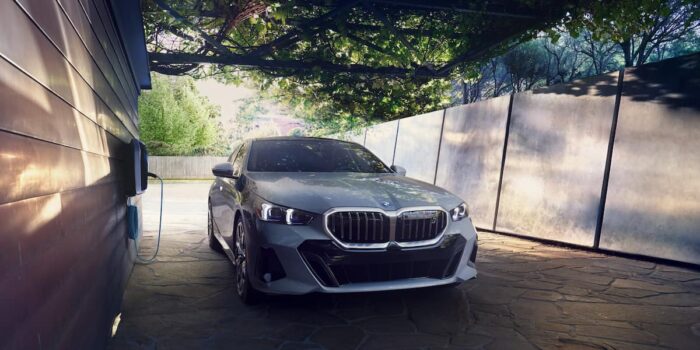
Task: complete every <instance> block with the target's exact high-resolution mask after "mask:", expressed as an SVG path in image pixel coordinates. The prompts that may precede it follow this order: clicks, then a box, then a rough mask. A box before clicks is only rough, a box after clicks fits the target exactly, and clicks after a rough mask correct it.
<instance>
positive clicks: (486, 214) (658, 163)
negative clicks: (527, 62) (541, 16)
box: [338, 54, 700, 264]
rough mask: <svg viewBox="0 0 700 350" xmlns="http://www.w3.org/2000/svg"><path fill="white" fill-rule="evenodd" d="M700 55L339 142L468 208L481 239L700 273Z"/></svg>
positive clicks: (456, 109)
mask: <svg viewBox="0 0 700 350" xmlns="http://www.w3.org/2000/svg"><path fill="white" fill-rule="evenodd" d="M699 63H700V54H696V55H691V56H685V57H680V58H676V59H672V60H667V61H663V62H659V63H655V64H648V65H645V66H642V67H638V68H631V69H626V70H624V71H620V72H615V73H612V74H606V75H601V76H596V77H592V78H588V79H585V80H580V81H576V82H572V83H569V84H562V85H556V86H551V87H547V88H543V89H538V90H535V91H528V92H523V93H517V94H514V95H511V96H502V97H497V98H493V99H490V100H486V101H481V102H477V103H473V104H468V105H462V106H458V107H454V108H449V109H446V110H440V111H435V112H431V113H427V114H423V115H418V116H414V117H410V118H405V119H401V120H397V121H391V122H386V123H383V124H379V125H375V126H373V127H370V128H367V129H363V130H361V131H359V132H355V133H352V132H351V133H347V134H345V135H341V136H340V137H338V138H342V139H349V140H352V141H355V142H358V143H360V144H364V145H365V146H366V147H367V148H369V149H370V150H371V151H373V152H374V153H375V154H376V155H377V156H379V157H380V158H381V159H382V160H384V161H385V162H386V163H387V164H397V165H402V166H404V167H405V168H406V169H407V176H410V177H414V178H417V179H420V180H423V181H425V182H429V183H434V184H436V185H438V186H441V187H444V188H446V189H448V190H450V191H453V192H454V193H456V194H458V195H460V196H461V197H462V198H464V199H465V200H466V201H467V202H468V203H469V205H470V208H471V213H472V218H473V221H474V223H475V224H476V226H477V227H479V228H482V229H487V230H493V231H499V232H507V233H514V234H518V235H523V236H529V237H536V238H541V239H547V240H553V241H560V242H566V243H571V244H575V245H580V246H586V247H592V248H596V249H604V250H610V251H618V252H624V253H632V254H640V255H646V256H651V257H658V258H665V259H670V260H675V261H681V262H688V263H693V264H700V64H699Z"/></svg>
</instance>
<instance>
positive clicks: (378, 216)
mask: <svg viewBox="0 0 700 350" xmlns="http://www.w3.org/2000/svg"><path fill="white" fill-rule="evenodd" d="M326 225H327V226H328V231H330V233H331V234H333V236H335V237H336V238H337V239H339V240H341V241H343V242H346V243H385V242H388V241H389V238H390V234H389V229H390V227H389V226H390V225H389V217H387V216H386V215H384V214H383V213H380V212H373V211H344V212H335V213H332V214H330V215H329V216H328V220H327V222H326Z"/></svg>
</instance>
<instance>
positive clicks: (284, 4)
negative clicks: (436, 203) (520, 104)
mask: <svg viewBox="0 0 700 350" xmlns="http://www.w3.org/2000/svg"><path fill="white" fill-rule="evenodd" d="M144 6H145V8H144V18H145V26H146V33H147V37H148V38H147V39H148V46H149V51H150V57H151V61H152V63H151V68H152V70H154V71H157V72H162V73H165V74H174V75H181V74H190V75H194V76H203V75H214V76H216V77H218V78H219V79H221V80H224V81H228V82H239V81H240V80H241V79H242V77H243V76H246V77H248V78H252V79H254V80H255V81H256V82H257V84H259V88H260V90H261V91H264V92H266V93H267V94H268V95H271V96H274V97H276V98H277V99H279V100H282V101H283V102H286V103H287V104H288V105H290V106H291V107H292V108H293V109H294V111H296V112H297V114H298V115H299V116H301V117H304V118H305V119H307V120H311V121H312V122H313V123H312V124H314V125H317V126H319V127H321V128H328V129H331V130H333V129H345V128H349V127H352V126H355V125H358V124H363V123H368V122H372V121H373V120H388V119H395V118H398V117H404V116H409V115H412V114H417V113H421V112H424V111H428V110H434V109H437V108H440V107H444V106H446V105H447V104H449V103H450V92H451V91H452V88H453V82H454V81H455V80H465V81H468V82H470V84H471V83H472V82H475V81H479V80H484V79H488V78H487V76H488V74H484V73H487V71H486V70H485V69H486V68H493V69H494V74H492V76H493V79H494V84H493V87H492V89H493V90H494V93H493V95H499V94H502V93H505V92H507V91H508V89H510V91H519V90H520V89H527V88H531V87H532V86H533V85H535V84H537V83H538V82H539V81H540V80H537V79H534V80H533V78H532V77H537V76H542V75H543V72H544V71H545V70H546V71H547V72H548V73H547V74H549V73H551V72H554V69H553V68H552V66H553V65H555V64H557V65H559V66H560V67H559V68H562V67H564V66H567V65H571V63H572V62H573V63H575V60H572V58H571V57H569V56H567V55H564V53H565V52H563V51H562V50H561V47H555V46H551V47H549V48H550V49H551V51H548V54H547V58H546V59H545V57H544V56H543V57H536V56H533V55H537V54H539V52H540V51H538V49H537V48H536V47H530V48H529V49H528V45H524V46H522V45H521V47H519V49H518V50H515V51H514V50H511V51H508V49H509V48H511V47H513V45H515V44H518V43H522V42H525V41H528V40H530V39H532V38H534V37H535V36H536V35H538V33H542V32H547V33H548V35H549V39H550V40H551V41H553V42H557V41H558V38H559V37H561V36H563V37H564V38H563V39H564V40H581V39H579V37H582V36H588V37H589V38H590V41H591V42H593V43H595V45H594V46H592V47H591V48H590V50H589V51H590V52H588V53H583V50H579V51H580V53H581V54H582V55H588V56H590V57H592V58H591V61H593V62H595V65H594V66H596V69H600V70H602V69H605V68H607V67H609V66H611V65H612V64H611V62H610V57H611V56H612V55H610V54H609V52H607V51H606V50H610V48H609V47H605V46H602V45H599V43H600V42H609V43H614V45H617V46H615V49H618V48H619V49H621V51H622V52H623V58H624V64H625V65H627V66H631V65H637V64H641V63H644V62H646V61H647V60H648V59H649V58H650V56H651V55H652V54H653V53H654V50H655V49H658V48H659V47H660V45H664V44H668V43H669V42H670V40H673V38H674V37H676V38H677V37H678V36H679V35H684V34H685V33H688V28H690V27H691V26H692V25H693V23H696V22H697V19H698V4H697V3H696V2H695V1H691V0H639V1H636V0H612V1H611V0H579V1H568V0H515V1H509V0H490V1H446V0H434V1H431V2H424V1H417V0H415V1H414V0H396V1H390V0H365V1H318V0H317V1H314V0H304V1H302V0H292V1H256V0H252V1H251V0H237V1H223V0H180V1H174V0H147V1H145V4H144ZM557 50H559V52H558V54H559V56H560V57H559V61H558V62H550V63H549V65H548V66H547V67H543V66H542V62H544V61H546V60H549V59H550V58H551V57H552V55H554V56H556V55H555V54H556V53H557ZM579 51H577V52H579ZM504 53H506V54H505V55H503V56H501V54H504ZM497 56H500V58H499V59H498V61H497V62H494V61H493V57H497ZM565 56H566V57H565ZM567 60H568V61H567ZM569 61H570V62H569ZM613 63H614V62H613ZM562 69H563V68H562ZM562 69H559V70H557V72H556V74H554V77H553V78H552V79H551V81H548V83H549V82H560V81H567V80H570V79H571V78H574V77H576V75H577V73H576V72H575V71H574V72H573V73H572V72H570V71H564V70H562ZM499 70H500V71H502V72H503V71H507V72H508V74H507V80H508V84H505V80H506V79H505V78H503V74H499V73H498V71H499ZM499 76H500V77H499ZM499 79H500V80H503V81H502V82H499ZM547 80H550V79H549V78H548V79H547ZM467 92H469V93H471V90H469V91H467ZM478 95H481V93H479V94H478Z"/></svg>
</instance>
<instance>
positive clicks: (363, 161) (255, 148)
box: [248, 139, 391, 173]
mask: <svg viewBox="0 0 700 350" xmlns="http://www.w3.org/2000/svg"><path fill="white" fill-rule="evenodd" d="M248 171H267V172H356V173H389V172H391V171H390V170H389V169H388V168H387V167H386V165H384V163H382V161H381V160H379V159H378V158H377V157H376V156H374V155H373V154H372V153H371V152H369V151H368V150H367V149H365V148H364V147H362V146H360V145H357V144H354V143H349V142H342V141H333V140H304V139H302V140H256V141H254V142H253V144H252V147H251V150H250V157H249V158H248Z"/></svg>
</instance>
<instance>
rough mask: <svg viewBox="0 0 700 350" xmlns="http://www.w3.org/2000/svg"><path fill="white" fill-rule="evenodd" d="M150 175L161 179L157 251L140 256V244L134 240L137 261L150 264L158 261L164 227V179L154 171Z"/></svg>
mask: <svg viewBox="0 0 700 350" xmlns="http://www.w3.org/2000/svg"><path fill="white" fill-rule="evenodd" d="M148 176H149V177H153V178H156V179H158V180H160V215H159V216H160V218H159V219H158V240H157V241H156V251H155V252H154V253H153V256H151V257H150V258H147V259H146V258H142V257H141V256H139V244H138V243H137V240H134V244H136V263H138V264H150V263H153V262H155V261H156V256H157V255H158V250H159V249H160V233H161V230H162V228H163V179H161V178H160V176H158V175H156V174H153V173H148Z"/></svg>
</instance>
